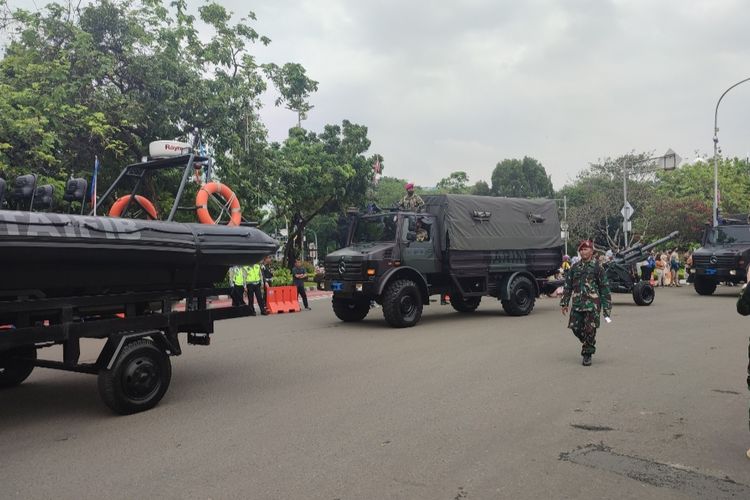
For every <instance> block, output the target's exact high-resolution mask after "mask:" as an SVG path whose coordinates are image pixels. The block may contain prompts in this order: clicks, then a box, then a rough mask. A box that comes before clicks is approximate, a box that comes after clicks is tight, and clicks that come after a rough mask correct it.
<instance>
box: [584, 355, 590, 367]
mask: <svg viewBox="0 0 750 500" xmlns="http://www.w3.org/2000/svg"><path fill="white" fill-rule="evenodd" d="M583 366H591V354H584V355H583Z"/></svg>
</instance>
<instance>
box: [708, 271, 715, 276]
mask: <svg viewBox="0 0 750 500" xmlns="http://www.w3.org/2000/svg"><path fill="white" fill-rule="evenodd" d="M706 274H707V275H709V276H713V275H714V274H716V269H706Z"/></svg>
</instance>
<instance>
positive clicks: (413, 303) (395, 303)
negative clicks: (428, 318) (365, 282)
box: [383, 280, 422, 328]
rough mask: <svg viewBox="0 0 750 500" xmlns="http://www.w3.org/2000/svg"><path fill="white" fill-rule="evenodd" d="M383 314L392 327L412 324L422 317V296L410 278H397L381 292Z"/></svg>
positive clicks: (405, 326) (403, 326) (404, 326)
mask: <svg viewBox="0 0 750 500" xmlns="http://www.w3.org/2000/svg"><path fill="white" fill-rule="evenodd" d="M383 316H384V317H385V320H386V321H387V322H388V324H389V325H391V326H392V327H394V328H408V327H410V326H414V325H416V324H417V323H418V322H419V318H421V317H422V297H421V294H420V293H419V287H417V285H416V283H414V282H413V281H411V280H397V281H394V282H393V283H391V284H390V285H388V288H386V290H385V293H384V294H383Z"/></svg>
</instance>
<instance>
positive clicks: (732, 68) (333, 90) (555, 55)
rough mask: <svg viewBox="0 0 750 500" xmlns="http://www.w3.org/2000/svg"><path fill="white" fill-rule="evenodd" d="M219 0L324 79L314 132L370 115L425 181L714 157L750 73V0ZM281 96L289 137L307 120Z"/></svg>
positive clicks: (277, 113)
mask: <svg viewBox="0 0 750 500" xmlns="http://www.w3.org/2000/svg"><path fill="white" fill-rule="evenodd" d="M18 1H19V3H24V4H26V3H27V1H26V0H18ZM10 3H11V5H12V4H13V3H14V1H13V0H11V1H10ZM37 3H39V2H37ZM189 3H190V4H192V5H197V4H196V3H195V2H193V1H189ZM220 3H222V4H224V5H225V6H227V7H228V8H229V9H231V10H232V11H234V12H235V13H236V14H237V15H242V14H245V13H246V12H247V11H248V10H253V11H254V12H255V13H256V14H257V17H258V20H257V22H256V23H255V28H256V29H257V30H258V31H259V32H260V33H262V34H264V35H266V36H268V37H270V38H271V40H272V43H271V45H270V46H269V47H267V48H256V49H253V51H254V52H255V53H256V54H257V55H258V59H259V62H271V61H272V62H276V63H278V64H283V63H284V62H298V63H301V64H302V65H303V66H305V68H306V69H307V71H308V75H309V76H310V77H311V78H313V79H315V80H317V81H318V82H319V84H320V85H319V90H318V92H317V93H316V94H315V95H314V96H313V97H312V99H311V102H312V104H313V105H314V106H315V108H314V109H313V110H312V111H311V112H310V116H309V119H308V120H307V121H305V122H304V123H303V125H304V126H305V127H306V128H308V129H311V130H315V131H320V130H322V127H323V125H325V124H327V123H340V122H341V121H342V120H343V119H348V120H351V121H353V122H355V123H359V124H363V125H366V126H367V127H368V129H369V137H370V139H371V140H372V147H371V151H370V152H371V153H373V152H377V153H380V154H381V155H383V157H384V158H385V162H384V166H385V171H384V174H385V175H390V176H397V177H402V178H406V179H409V180H412V181H414V182H416V183H418V184H420V185H434V184H435V183H436V182H437V181H438V180H439V179H440V178H442V177H445V176H447V175H448V174H450V172H452V171H456V170H463V171H466V172H467V173H468V174H469V178H470V181H471V182H472V183H473V182H476V181H477V180H486V181H488V182H489V180H490V175H491V172H492V169H493V168H494V166H495V164H496V163H497V162H499V161H501V160H503V159H505V158H520V157H523V156H524V155H527V156H532V157H534V158H536V159H537V160H539V161H541V163H542V164H543V165H544V166H545V168H546V169H547V172H548V173H549V174H550V175H551V176H552V181H553V184H554V185H555V187H556V188H559V187H561V186H562V185H564V184H565V183H567V182H569V181H571V180H572V179H574V178H575V176H576V174H577V173H578V172H579V171H580V170H581V169H583V168H585V167H586V166H587V165H588V164H589V163H590V162H595V161H596V160H597V159H599V158H602V157H606V156H619V155H621V154H624V153H627V152H629V151H631V150H636V151H638V152H641V151H653V152H655V153H656V154H662V153H664V152H665V151H666V150H667V149H668V148H672V149H674V150H675V151H676V152H677V153H678V154H680V155H681V156H682V157H683V158H685V159H687V160H692V159H694V158H695V156H696V151H699V152H701V153H703V154H711V152H712V147H713V143H712V141H711V137H712V135H713V133H712V132H713V131H712V128H713V113H714V107H715V105H716V101H717V99H718V98H719V96H720V95H721V93H722V92H723V91H724V90H725V89H726V88H727V87H729V86H730V85H732V84H733V83H735V82H737V81H739V80H741V79H743V78H746V77H750V6H749V5H748V3H747V0H568V1H563V0H556V1H555V0H526V1H511V0H462V1H461V2H453V1H446V0H433V1H409V0H398V1H396V0H375V1H371V2H360V1H354V0H350V1H346V0H265V1H263V2H259V3H257V4H255V5H254V4H252V3H250V2H247V1H246V0H220ZM268 101H269V105H268V106H267V107H266V108H265V109H264V111H263V112H262V116H263V119H264V121H265V123H266V125H267V127H268V129H269V133H270V139H271V140H278V141H280V140H283V139H284V138H285V137H286V134H287V130H288V129H289V127H290V126H292V125H293V124H294V123H295V121H296V117H295V116H294V114H293V113H292V112H290V111H287V110H284V109H283V108H282V109H275V108H274V107H273V106H272V103H271V98H270V97H269V99H268ZM749 112H750V82H748V83H747V84H745V85H743V86H740V87H737V88H736V89H734V90H732V91H731V92H730V93H729V94H728V95H727V97H725V98H724V100H723V102H722V105H721V107H720V109H719V126H720V128H721V131H720V133H719V139H720V145H721V146H722V149H723V152H724V154H727V155H730V156H739V157H742V158H744V157H746V156H747V155H748V153H750V113H749Z"/></svg>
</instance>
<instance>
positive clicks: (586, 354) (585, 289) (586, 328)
mask: <svg viewBox="0 0 750 500" xmlns="http://www.w3.org/2000/svg"><path fill="white" fill-rule="evenodd" d="M578 253H579V254H580V255H581V260H580V261H579V262H577V263H576V264H574V265H573V267H571V268H570V271H568V273H567V274H566V275H565V286H564V287H563V296H562V299H560V307H561V308H562V313H563V315H565V314H568V310H569V307H568V306H569V305H570V320H569V321H568V328H570V329H571V330H573V334H574V335H575V336H576V337H577V338H578V340H580V341H581V344H582V347H581V356H583V366H590V365H591V356H592V355H593V354H594V352H596V329H597V328H599V313H600V311H602V310H603V311H604V317H605V318H609V316H610V313H611V311H612V299H611V297H610V294H609V282H608V281H607V274H606V272H605V271H604V268H603V267H602V265H601V264H599V263H598V262H597V261H596V259H594V258H593V255H594V244H593V243H592V242H591V241H589V240H585V241H582V242H581V244H580V245H578ZM571 298H572V304H571Z"/></svg>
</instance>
